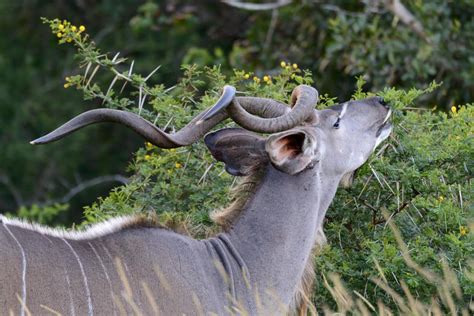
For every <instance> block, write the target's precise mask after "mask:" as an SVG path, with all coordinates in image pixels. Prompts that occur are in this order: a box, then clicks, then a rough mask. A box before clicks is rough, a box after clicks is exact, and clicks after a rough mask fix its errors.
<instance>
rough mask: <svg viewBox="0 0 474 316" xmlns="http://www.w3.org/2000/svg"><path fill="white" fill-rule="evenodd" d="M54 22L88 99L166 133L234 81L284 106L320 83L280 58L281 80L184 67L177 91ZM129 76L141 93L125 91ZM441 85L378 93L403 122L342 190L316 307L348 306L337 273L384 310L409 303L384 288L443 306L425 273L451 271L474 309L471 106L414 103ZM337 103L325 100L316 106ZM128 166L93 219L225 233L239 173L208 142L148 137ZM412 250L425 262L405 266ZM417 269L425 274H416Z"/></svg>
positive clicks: (458, 298) (459, 298) (74, 80)
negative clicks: (146, 216) (101, 76)
mask: <svg viewBox="0 0 474 316" xmlns="http://www.w3.org/2000/svg"><path fill="white" fill-rule="evenodd" d="M46 22H47V23H49V25H50V26H51V28H52V31H53V33H55V34H57V33H58V32H61V41H63V42H64V43H66V44H68V43H70V44H72V45H75V46H76V47H77V48H78V53H77V57H78V60H79V63H81V64H83V65H84V66H85V67H86V68H87V69H89V71H86V73H87V74H86V75H82V74H81V75H76V76H73V77H70V78H68V80H67V82H66V85H68V86H73V87H75V88H76V89H78V90H80V91H82V92H83V93H84V96H85V98H86V99H96V98H99V99H102V100H104V104H105V106H107V107H111V108H120V109H127V110H129V111H133V112H135V113H139V114H140V115H142V116H143V117H145V118H147V119H149V120H150V121H155V122H156V123H157V125H158V126H167V128H168V129H178V128H180V127H182V126H183V125H184V124H185V123H186V122H188V121H189V120H190V119H191V117H193V116H194V115H195V114H196V113H198V112H200V111H201V110H203V109H205V108H206V107H208V106H210V105H211V104H212V103H213V102H215V100H216V99H217V98H218V96H219V90H220V88H221V87H222V86H223V85H224V84H231V85H234V86H236V87H237V89H238V90H239V91H244V92H245V93H248V94H249V95H254V96H261V97H270V98H274V99H277V100H280V101H283V102H288V98H289V94H290V92H291V91H292V89H293V88H294V87H295V86H296V85H298V84H302V83H305V84H312V79H311V73H309V72H307V71H302V70H300V69H299V68H298V67H297V66H296V65H295V66H294V67H293V66H290V67H288V66H287V65H286V64H283V63H282V64H281V65H280V66H279V68H278V71H275V72H274V73H273V74H272V76H269V75H266V76H264V77H262V78H259V77H256V76H254V74H253V73H248V72H246V71H243V70H235V71H234V73H233V74H232V75H230V76H224V75H223V74H222V73H221V71H220V69H219V67H218V66H214V67H198V66H195V65H184V66H183V75H182V77H181V79H180V80H179V81H178V82H177V84H176V85H175V86H173V87H172V88H168V89H167V88H166V87H165V86H164V85H161V84H157V85H153V86H149V85H148V84H147V80H146V76H142V75H138V74H136V73H129V64H126V61H125V60H121V59H115V60H114V59H112V58H110V56H108V55H107V54H105V55H104V54H100V53H99V52H98V50H97V48H96V47H95V45H94V44H93V43H92V42H90V41H89V38H88V37H87V35H84V34H83V33H78V32H77V31H73V30H72V26H71V25H68V24H67V23H66V24H64V22H62V21H59V20H53V21H46ZM60 25H63V27H61V26H60ZM64 25H66V30H63V28H64ZM69 39H70V40H69ZM89 65H90V66H89ZM96 66H97V67H99V68H101V69H104V70H107V71H108V73H110V74H112V75H113V76H114V79H113V80H112V82H113V83H115V84H112V85H107V86H104V87H101V86H100V85H99V84H97V83H94V82H95V80H96V78H92V77H91V76H92V73H91V72H92V70H91V69H94V68H95V67H96ZM158 71H159V70H158ZM92 79H93V80H92ZM89 81H90V83H88V82H89ZM125 81H127V83H128V84H129V85H130V86H131V87H132V88H133V89H129V91H128V92H127V93H123V94H120V92H119V90H120V87H121V86H122V84H123V83H124V82H125ZM363 84H364V82H363V80H362V79H359V80H358V85H357V89H356V92H355V94H354V96H353V97H354V98H356V99H358V98H363V97H365V96H367V95H372V93H365V92H363V89H362V86H363ZM438 87H439V85H438V84H435V83H433V84H431V85H429V86H428V87H427V88H426V89H424V90H419V89H411V90H408V91H404V90H398V89H394V88H386V89H383V90H382V91H380V92H378V93H376V94H377V95H380V96H383V97H384V99H386V100H388V101H389V102H390V103H391V104H392V106H393V111H394V114H393V122H394V124H395V129H394V132H393V134H392V135H391V137H390V139H389V140H388V141H387V142H385V143H384V144H382V145H381V147H379V148H378V150H377V151H376V152H375V153H374V155H373V156H372V157H371V158H370V159H369V161H368V162H367V163H366V164H365V165H364V166H362V167H361V168H360V169H359V170H358V175H357V177H356V181H355V182H354V184H353V186H352V187H351V188H349V189H340V190H339V192H338V194H337V196H336V198H335V200H334V202H333V203H332V206H331V208H330V210H329V211H328V214H327V218H326V223H325V231H326V234H327V237H328V241H329V243H328V245H327V246H326V247H324V248H323V249H322V250H321V253H320V254H319V255H318V256H317V257H316V258H315V261H316V268H317V272H318V280H317V282H316V285H315V296H314V304H315V306H323V305H326V304H327V305H328V308H337V306H336V305H338V304H339V302H338V300H337V299H335V295H334V291H333V290H331V287H330V286H328V283H327V279H328V278H330V277H329V276H330V275H332V274H333V273H337V274H338V275H340V276H341V278H342V280H343V281H344V282H345V283H346V285H347V287H348V288H350V289H351V290H352V291H357V293H358V295H360V296H362V297H364V299H365V300H367V301H368V302H372V303H373V305H374V306H375V305H377V302H378V301H380V302H383V304H384V305H386V306H389V307H392V308H394V309H396V308H397V306H398V308H400V304H398V303H397V302H396V300H395V299H394V295H393V293H392V294H390V293H389V292H387V291H385V290H383V287H384V284H386V285H387V286H388V287H389V288H390V289H392V290H394V291H396V292H399V293H404V291H405V290H406V289H408V290H409V292H410V293H412V295H413V296H414V297H415V298H416V299H417V300H420V301H421V302H426V303H428V304H434V303H430V302H431V298H432V297H433V296H436V295H438V294H439V293H438V290H439V288H440V284H438V283H437V282H439V280H438V279H427V278H426V276H425V274H424V273H425V272H423V271H425V270H426V271H431V272H429V273H432V274H439V275H446V273H447V272H446V271H447V270H446V269H448V268H447V267H449V269H448V270H449V271H452V272H453V273H454V274H455V275H456V278H454V279H453V280H452V282H455V279H457V280H458V282H459V288H460V293H457V292H456V291H457V290H455V288H456V287H452V288H448V290H447V291H448V292H449V291H455V292H456V293H455V294H453V300H454V301H455V302H456V306H457V308H459V309H461V308H464V309H466V310H467V308H469V307H468V304H469V302H470V301H471V300H472V296H473V295H474V283H473V278H472V276H473V270H472V269H473V266H472V264H473V263H472V258H473V254H474V234H473V233H472V232H473V229H474V227H473V222H472V219H473V218H472V217H473V211H472V210H473V209H472V207H473V206H472V194H473V186H472V169H473V161H474V159H473V158H474V144H473V138H472V135H473V132H474V127H473V118H474V109H473V107H472V105H466V106H460V107H453V108H452V109H451V111H450V112H449V113H448V114H446V113H442V112H437V111H435V110H434V109H420V108H417V107H415V102H416V99H417V98H419V97H420V96H422V95H425V94H427V93H431V92H432V91H435V90H436V89H437V88H438ZM145 94H146V95H147V99H146V100H147V102H145V105H144V106H143V108H139V107H137V106H136V104H135V102H133V101H132V100H134V99H136V98H137V97H139V98H140V99H141V98H143V95H145ZM334 102H335V99H334V98H331V97H329V96H327V95H323V96H322V97H321V102H320V103H321V104H320V105H318V106H319V107H325V106H327V105H331V104H333V103H334ZM130 171H131V172H132V173H133V177H132V179H131V181H130V183H129V184H127V185H125V186H122V187H119V188H116V189H114V190H113V191H112V192H111V193H110V195H109V196H107V197H105V198H102V199H100V200H99V201H98V202H97V203H94V204H93V205H92V206H90V207H87V208H86V209H85V222H84V224H89V223H94V222H97V221H101V220H104V219H106V218H109V217H112V216H117V215H124V214H131V213H136V212H157V213H158V214H159V216H160V218H161V220H162V221H163V222H164V223H165V224H168V225H171V226H174V227H178V228H183V229H185V230H187V231H188V232H189V233H191V234H193V235H195V236H198V237H205V236H207V235H208V234H210V233H212V232H213V231H215V230H216V228H215V227H214V226H213V224H212V223H211V221H210V220H209V216H208V213H209V212H210V211H211V210H213V209H215V208H216V207H219V206H222V205H223V204H226V203H228V202H229V201H228V200H229V199H228V198H227V194H228V187H229V186H231V185H232V183H233V179H232V177H230V176H229V175H227V174H226V173H225V172H223V166H222V165H221V164H219V163H215V162H214V161H213V160H212V159H211V157H210V155H209V154H208V153H207V151H206V150H205V147H204V146H203V145H202V144H201V143H198V144H194V145H192V146H189V147H186V148H180V149H176V150H162V149H159V148H156V147H154V146H152V145H151V144H145V145H144V146H143V147H142V148H140V149H139V150H138V151H137V152H136V153H135V157H134V160H133V162H132V163H131V165H130ZM185 197H186V198H185ZM394 224H395V225H394ZM395 226H396V227H398V229H399V230H400V232H401V236H402V238H403V239H404V240H405V241H406V245H402V246H400V242H401V241H400V238H397V236H398V235H397V234H396V232H397V230H394V229H390V228H389V227H395ZM394 232H395V233H394ZM405 248H406V249H408V250H407V251H408V253H409V254H410V256H411V260H412V261H413V262H416V264H414V263H413V262H410V261H409V260H408V262H407V251H405V250H406V249H405ZM470 260H471V261H470ZM417 265H419V266H422V267H424V269H425V270H417V269H416V267H417ZM429 273H428V274H429ZM333 280H334V279H333ZM380 280H382V281H380ZM325 284H326V286H325ZM402 295H403V294H402ZM405 296H407V295H406V292H405ZM438 297H441V296H438ZM334 299H335V300H334ZM406 299H407V300H408V299H409V297H408V296H407V297H406ZM438 304H439V305H443V304H444V307H443V308H445V309H446V310H448V311H449V310H450V311H451V312H453V310H452V308H451V306H448V305H449V304H448V303H446V300H442V299H440V301H439V302H438ZM338 307H339V309H341V307H340V306H339V305H338ZM471 308H472V307H471Z"/></svg>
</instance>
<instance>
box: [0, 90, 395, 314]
mask: <svg viewBox="0 0 474 316" xmlns="http://www.w3.org/2000/svg"><path fill="white" fill-rule="evenodd" d="M317 101H318V92H317V91H316V90H315V89H314V88H312V87H310V86H306V85H300V86H298V87H296V88H295V89H294V91H293V93H292V96H291V102H290V106H288V105H286V104H282V103H279V102H277V101H274V100H271V99H265V98H257V97H238V96H235V89H234V88H233V87H230V86H225V87H224V89H223V94H222V96H221V98H220V99H219V100H218V101H217V103H216V104H215V106H213V107H212V108H211V109H209V110H206V111H204V112H203V113H201V114H199V115H197V116H196V117H195V118H194V119H193V120H191V122H190V123H189V124H187V125H186V126H185V127H184V128H182V129H181V130H179V131H178V132H176V133H172V134H169V133H166V132H165V131H163V130H161V129H159V128H158V127H157V126H155V125H154V124H152V123H150V122H148V121H146V120H144V119H143V118H141V117H140V116H138V115H135V114H133V113H129V112H124V111H118V110H110V109H98V110H92V111H88V112H85V113H83V114H81V115H79V116H77V117H75V118H73V119H72V120H70V121H69V122H67V123H65V124H64V125H62V126H61V127H59V128H58V129H56V130H54V131H53V132H51V133H49V134H48V135H46V136H43V137H41V138H39V139H37V140H34V141H33V142H32V144H46V143H49V142H52V141H56V140H59V139H61V138H62V137H64V136H66V135H68V134H70V133H72V132H74V131H76V130H78V129H80V128H82V127H84V126H87V125H89V124H94V123H99V122H115V123H120V124H122V125H125V126H127V127H129V128H131V129H132V130H134V131H135V132H136V133H138V134H140V135H141V136H143V137H144V138H145V139H146V140H147V141H149V142H151V143H153V144H155V145H156V146H159V147H162V148H174V147H180V146H187V145H190V144H192V143H194V142H197V141H199V140H200V139H201V138H203V137H204V136H205V135H206V134H207V135H206V136H205V137H204V141H205V143H206V145H207V147H208V148H209V150H210V152H211V154H212V155H213V156H214V157H215V159H217V160H219V161H222V162H224V164H225V167H226V170H227V171H228V172H229V173H231V174H233V175H236V176H245V177H246V181H245V189H244V188H243V186H242V187H240V191H239V187H238V188H237V191H238V192H241V194H240V195H238V196H237V197H236V200H235V202H234V203H233V204H232V205H231V206H230V207H228V208H227V209H225V210H224V211H222V212H217V213H214V214H213V216H214V217H215V218H216V219H218V220H219V223H221V224H223V225H224V229H223V231H222V233H220V234H218V235H216V236H215V237H212V238H208V239H205V240H196V239H192V238H189V237H186V236H183V235H179V234H177V233H175V232H172V231H170V230H167V229H164V228H159V227H158V225H157V224H156V223H155V221H154V220H150V219H146V218H142V217H140V216H132V217H125V218H116V219H112V220H109V221H107V222H105V223H101V224H98V225H95V226H92V227H91V228H89V229H88V230H86V231H83V232H65V231H59V230H53V229H49V228H45V227H41V226H38V225H33V224H28V223H25V222H22V221H18V220H12V219H7V218H5V217H0V258H1V263H2V264H1V265H0V279H1V280H2V285H1V287H0V304H1V305H0V311H1V313H2V314H5V313H7V312H12V313H15V314H17V313H19V314H20V315H25V314H29V313H32V314H44V313H46V312H51V311H54V312H55V313H60V314H70V315H84V314H88V315H93V314H96V315H102V314H107V315H112V314H114V315H115V314H118V313H126V314H130V313H134V314H158V313H159V314H163V315H182V314H186V315H194V314H201V313H202V314H208V313H215V314H218V315H226V314H250V315H255V314H261V315H275V314H283V313H288V312H294V311H295V310H296V309H298V308H300V312H301V313H304V310H303V308H302V306H304V304H305V299H307V298H308V297H309V296H310V293H308V292H309V291H310V290H311V282H312V275H313V274H312V273H313V272H312V271H313V269H312V265H311V262H312V260H311V254H312V249H313V247H314V245H315V243H321V242H322V241H323V240H324V234H323V229H322V223H323V218H324V216H325V212H326V210H327V208H328V206H329V204H330V203H331V201H332V199H333V197H334V194H335V192H336V189H337V187H338V185H339V184H340V183H343V184H348V183H349V182H350V180H351V178H352V175H353V173H354V171H355V170H356V169H357V168H359V167H360V166H361V165H362V164H363V163H364V162H365V161H366V160H367V159H368V157H369V156H370V154H371V153H372V152H373V150H374V148H375V147H376V146H377V145H378V144H380V142H381V141H383V140H384V139H386V138H387V137H388V136H389V134H390V131H391V125H390V123H389V117H390V113H391V111H390V109H389V108H388V106H387V105H386V104H384V102H383V100H382V99H380V98H369V99H365V100H358V101H349V102H346V103H342V104H339V105H335V106H332V107H329V108H326V109H322V110H318V109H315V106H316V104H317ZM227 118H231V119H232V120H233V121H234V122H236V123H237V124H238V125H240V126H241V127H242V128H232V129H222V130H218V131H216V132H212V133H209V131H210V130H211V129H212V128H213V127H214V126H216V125H217V124H218V123H220V122H221V121H223V120H225V119H227ZM261 133H266V134H270V135H267V136H262V134H261ZM249 183H250V184H251V185H250V186H249ZM242 192H244V193H245V194H244V193H242ZM305 292H306V293H305Z"/></svg>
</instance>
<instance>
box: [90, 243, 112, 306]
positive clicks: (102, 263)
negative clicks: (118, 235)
mask: <svg viewBox="0 0 474 316" xmlns="http://www.w3.org/2000/svg"><path fill="white" fill-rule="evenodd" d="M89 246H90V247H91V248H92V251H93V252H94V254H95V256H96V257H97V260H99V262H100V265H101V266H102V269H103V270H104V274H105V278H106V279H107V283H109V288H110V298H111V299H112V304H113V306H114V315H117V313H116V311H115V310H116V308H115V307H116V306H115V300H114V291H113V288H112V282H111V281H110V277H109V274H108V273H107V268H106V267H105V265H104V261H102V258H101V257H100V256H99V253H98V252H97V250H96V249H95V247H94V245H92V243H90V242H89Z"/></svg>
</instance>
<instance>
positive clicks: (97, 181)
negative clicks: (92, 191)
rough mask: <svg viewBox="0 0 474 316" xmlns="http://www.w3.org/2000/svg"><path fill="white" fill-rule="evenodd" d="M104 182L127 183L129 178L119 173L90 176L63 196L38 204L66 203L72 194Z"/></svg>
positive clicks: (74, 194)
mask: <svg viewBox="0 0 474 316" xmlns="http://www.w3.org/2000/svg"><path fill="white" fill-rule="evenodd" d="M105 182H120V183H122V184H127V183H128V182H129V179H128V178H127V177H124V176H122V175H119V174H115V175H106V176H100V177H96V178H92V179H90V180H87V181H83V182H81V183H79V184H78V185H76V186H75V187H73V188H71V189H70V190H69V192H68V193H67V194H66V195H65V196H63V197H62V198H59V199H57V200H53V201H51V200H50V201H47V202H46V203H43V204H40V206H45V205H52V204H56V203H67V202H69V201H70V200H71V199H72V198H73V197H74V196H76V195H77V194H79V193H81V192H82V191H84V190H86V189H88V188H90V187H93V186H96V185H99V184H102V183H105Z"/></svg>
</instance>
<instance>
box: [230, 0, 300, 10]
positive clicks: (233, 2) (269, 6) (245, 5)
mask: <svg viewBox="0 0 474 316" xmlns="http://www.w3.org/2000/svg"><path fill="white" fill-rule="evenodd" d="M221 1H222V2H223V3H225V4H227V5H230V6H231V7H234V8H239V9H244V10H250V11H267V10H274V9H278V8H281V7H284V6H286V5H289V4H290V3H291V1H292V0H278V1H277V2H274V3H249V2H240V1H237V0H221Z"/></svg>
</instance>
